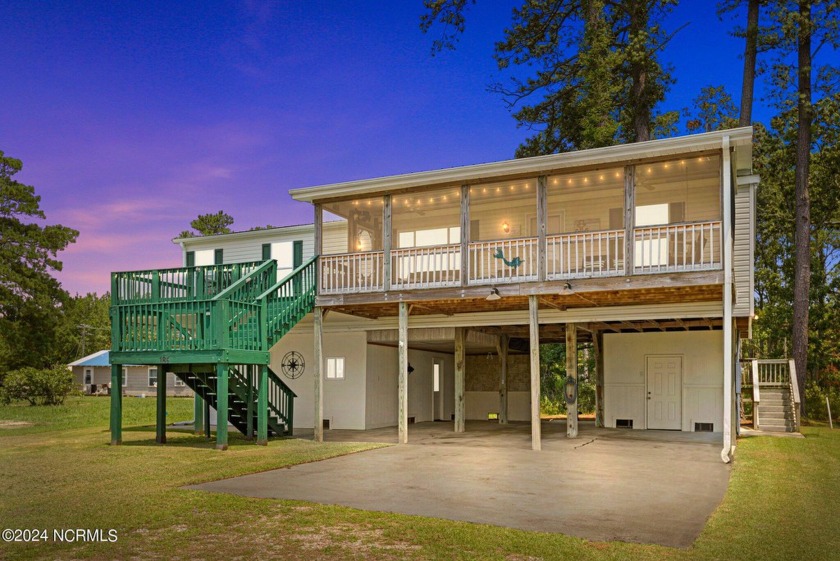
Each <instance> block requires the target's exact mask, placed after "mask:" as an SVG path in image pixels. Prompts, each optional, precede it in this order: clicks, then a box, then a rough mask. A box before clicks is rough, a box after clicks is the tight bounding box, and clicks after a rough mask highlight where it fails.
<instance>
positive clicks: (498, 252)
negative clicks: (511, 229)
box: [469, 238, 538, 284]
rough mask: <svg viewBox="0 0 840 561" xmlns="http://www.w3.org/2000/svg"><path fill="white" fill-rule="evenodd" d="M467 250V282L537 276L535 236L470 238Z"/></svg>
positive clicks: (493, 282)
mask: <svg viewBox="0 0 840 561" xmlns="http://www.w3.org/2000/svg"><path fill="white" fill-rule="evenodd" d="M469 253H470V261H469V267H470V276H469V284H495V283H505V282H523V281H533V280H537V254H538V240H537V238H518V239H513V240H498V241H488V242H473V243H470V245H469Z"/></svg>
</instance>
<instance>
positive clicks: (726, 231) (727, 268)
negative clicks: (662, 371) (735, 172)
mask: <svg viewBox="0 0 840 561" xmlns="http://www.w3.org/2000/svg"><path fill="white" fill-rule="evenodd" d="M722 149H723V165H722V167H723V177H722V180H723V192H722V196H723V220H721V224H722V225H723V235H722V240H721V252H722V253H723V449H722V450H721V451H720V459H721V460H723V462H724V463H726V464H728V463H729V462H731V461H732V455H733V453H734V451H735V447H734V446H733V445H732V222H731V218H732V217H731V214H732V163H731V155H730V153H729V136H728V135H727V136H724V137H723V141H722Z"/></svg>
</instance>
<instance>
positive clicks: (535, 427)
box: [528, 296, 542, 450]
mask: <svg viewBox="0 0 840 561" xmlns="http://www.w3.org/2000/svg"><path fill="white" fill-rule="evenodd" d="M528 326H529V327H530V339H529V342H530V347H531V449H532V450H542V426H541V425H540V422H541V421H540V321H539V302H538V300H537V297H536V296H529V297H528Z"/></svg>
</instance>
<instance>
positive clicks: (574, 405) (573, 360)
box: [566, 323, 578, 438]
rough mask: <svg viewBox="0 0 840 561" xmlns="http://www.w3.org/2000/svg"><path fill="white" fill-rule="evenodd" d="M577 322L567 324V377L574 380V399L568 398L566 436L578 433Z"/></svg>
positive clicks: (571, 436)
mask: <svg viewBox="0 0 840 561" xmlns="http://www.w3.org/2000/svg"><path fill="white" fill-rule="evenodd" d="M577 366H578V359H577V324H575V323H567V324H566V378H571V379H572V380H574V397H575V399H574V401H572V402H571V403H569V400H568V399H566V437H567V438H577V435H578V392H577V383H578V375H577Z"/></svg>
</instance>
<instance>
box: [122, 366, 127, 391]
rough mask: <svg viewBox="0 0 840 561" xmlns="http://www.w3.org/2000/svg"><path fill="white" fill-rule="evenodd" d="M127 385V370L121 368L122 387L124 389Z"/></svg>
mask: <svg viewBox="0 0 840 561" xmlns="http://www.w3.org/2000/svg"><path fill="white" fill-rule="evenodd" d="M126 385H128V368H126V367H125V366H123V368H122V387H126Z"/></svg>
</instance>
